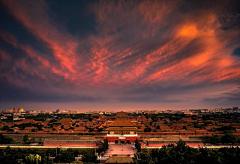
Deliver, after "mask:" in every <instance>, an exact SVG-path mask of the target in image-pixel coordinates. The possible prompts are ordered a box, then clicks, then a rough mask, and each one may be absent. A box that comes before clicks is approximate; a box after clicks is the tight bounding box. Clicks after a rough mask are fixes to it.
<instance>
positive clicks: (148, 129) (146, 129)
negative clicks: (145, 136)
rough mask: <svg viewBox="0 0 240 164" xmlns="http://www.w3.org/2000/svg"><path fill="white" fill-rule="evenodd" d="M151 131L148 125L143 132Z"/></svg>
mask: <svg viewBox="0 0 240 164" xmlns="http://www.w3.org/2000/svg"><path fill="white" fill-rule="evenodd" d="M151 131H152V129H151V128H150V127H147V128H145V129H144V132H151Z"/></svg>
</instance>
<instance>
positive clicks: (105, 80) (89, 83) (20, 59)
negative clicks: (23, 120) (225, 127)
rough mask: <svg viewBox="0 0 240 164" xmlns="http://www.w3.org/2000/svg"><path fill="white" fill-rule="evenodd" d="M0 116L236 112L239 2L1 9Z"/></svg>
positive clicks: (4, 5)
mask: <svg viewBox="0 0 240 164" xmlns="http://www.w3.org/2000/svg"><path fill="white" fill-rule="evenodd" d="M0 19H1V21H0V110H5V109H9V108H12V107H16V106H18V107H23V108H24V109H27V110H56V109H58V108H59V109H71V110H112V111H116V110H129V111H130V110H156V109H159V110H165V109H174V110H175V109H176V110H178V109H189V108H194V109H196V108H218V107H233V106H240V4H239V0H232V1H227V0H223V1H220V0H206V1H202V0H170V1H169V0H167V1H131V0H129V1H114V0H109V1H107V0H105V1H91V0H90V1H87V0H86V1H79V0H71V1H67V0H46V1H44V0H0Z"/></svg>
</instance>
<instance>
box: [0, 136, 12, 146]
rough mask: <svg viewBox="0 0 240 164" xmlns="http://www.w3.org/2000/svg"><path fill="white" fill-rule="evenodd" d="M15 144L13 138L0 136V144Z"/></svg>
mask: <svg viewBox="0 0 240 164" xmlns="http://www.w3.org/2000/svg"><path fill="white" fill-rule="evenodd" d="M12 142H13V139H12V138H9V137H5V136H4V135H2V134H0V144H10V143H12Z"/></svg>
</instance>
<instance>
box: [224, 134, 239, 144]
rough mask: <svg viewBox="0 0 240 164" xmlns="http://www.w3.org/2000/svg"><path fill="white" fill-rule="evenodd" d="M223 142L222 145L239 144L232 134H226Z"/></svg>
mask: <svg viewBox="0 0 240 164" xmlns="http://www.w3.org/2000/svg"><path fill="white" fill-rule="evenodd" d="M221 140H222V143H232V144H234V143H236V142H237V136H235V135H233V134H232V132H226V133H225V135H224V136H223V137H222V139H221Z"/></svg>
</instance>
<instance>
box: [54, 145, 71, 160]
mask: <svg viewBox="0 0 240 164" xmlns="http://www.w3.org/2000/svg"><path fill="white" fill-rule="evenodd" d="M74 160H75V155H74V151H73V150H72V149H63V148H60V154H58V155H57V156H56V158H55V162H63V163H71V162H72V161H74Z"/></svg>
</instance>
